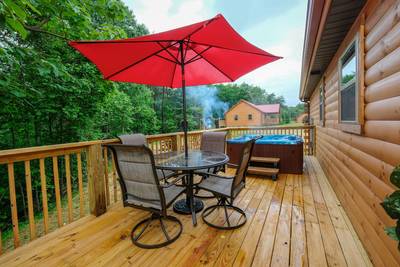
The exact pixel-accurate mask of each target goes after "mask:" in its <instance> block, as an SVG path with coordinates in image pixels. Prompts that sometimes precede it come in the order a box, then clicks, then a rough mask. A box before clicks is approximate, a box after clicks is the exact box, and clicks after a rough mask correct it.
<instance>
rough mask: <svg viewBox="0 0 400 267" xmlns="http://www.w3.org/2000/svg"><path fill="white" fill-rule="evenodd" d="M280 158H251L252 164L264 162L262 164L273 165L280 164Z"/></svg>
mask: <svg viewBox="0 0 400 267" xmlns="http://www.w3.org/2000/svg"><path fill="white" fill-rule="evenodd" d="M280 160H281V159H280V158H267V157H251V160H250V161H251V162H262V163H272V164H278V163H279V161H280Z"/></svg>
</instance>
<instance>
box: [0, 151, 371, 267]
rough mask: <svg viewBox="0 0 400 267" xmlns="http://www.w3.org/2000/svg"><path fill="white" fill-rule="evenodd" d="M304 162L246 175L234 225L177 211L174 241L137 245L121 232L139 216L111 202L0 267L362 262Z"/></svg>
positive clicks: (319, 179)
mask: <svg viewBox="0 0 400 267" xmlns="http://www.w3.org/2000/svg"><path fill="white" fill-rule="evenodd" d="M305 163H306V164H305V165H306V168H305V172H304V175H286V174H281V175H280V176H279V179H278V181H277V182H273V181H271V180H269V179H262V178H260V177H256V176H249V178H248V180H247V183H248V186H247V187H246V189H245V190H243V191H242V192H241V194H240V196H239V197H238V199H237V202H236V203H237V205H238V206H240V207H241V208H243V209H245V211H246V214H247V216H248V221H247V223H246V224H245V226H243V227H242V228H239V229H237V230H234V231H222V230H216V229H213V228H210V227H208V226H207V225H205V224H204V223H203V222H202V220H201V218H200V216H198V218H199V220H198V221H199V225H198V226H197V227H193V225H192V222H191V217H190V216H179V218H180V219H181V221H182V223H183V225H184V231H183V233H182V235H181V237H180V238H179V239H178V240H177V241H176V242H175V243H173V244H171V245H169V246H168V247H164V248H161V249H156V250H144V249H140V248H138V247H135V246H134V245H133V244H132V242H131V240H130V237H129V233H130V230H131V229H132V227H133V225H134V224H135V223H136V222H138V220H140V219H141V218H143V217H144V216H147V213H146V212H144V211H139V210H137V209H133V208H123V207H122V206H121V205H116V206H114V207H112V208H111V209H110V210H109V211H108V212H107V213H106V214H104V215H102V216H100V217H97V218H96V217H93V216H87V217H85V218H83V219H80V220H78V221H76V222H74V223H71V224H69V225H67V226H65V227H62V228H60V229H58V230H56V231H55V232H53V233H50V234H48V235H46V236H45V237H43V238H39V239H38V240H35V241H33V242H31V243H29V244H28V245H26V246H24V247H21V248H19V249H16V250H15V251H13V252H10V253H7V254H5V255H3V256H1V257H0V266H18V265H23V266H62V265H67V266H121V265H123V266H195V265H209V266H211V265H213V266H268V265H271V266H289V265H290V266H370V265H371V263H370V261H369V259H368V257H367V255H366V253H365V251H364V249H363V247H362V245H361V243H360V241H359V240H358V238H357V235H356V234H355V232H354V230H353V228H352V226H351V223H350V221H349V219H348V218H347V216H346V214H345V212H344V210H343V209H342V207H341V206H340V203H339V201H338V200H337V198H336V195H335V193H334V192H333V190H332V188H331V186H330V185H329V183H328V181H327V179H326V177H325V175H324V174H323V172H322V170H321V168H320V166H319V164H318V162H317V160H316V159H315V158H314V157H310V156H307V157H305ZM213 201H215V200H207V201H206V202H208V203H211V202H213ZM157 237H158V235H153V236H150V233H149V237H148V238H153V239H155V238H157Z"/></svg>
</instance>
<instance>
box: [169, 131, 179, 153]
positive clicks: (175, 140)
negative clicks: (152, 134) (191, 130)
mask: <svg viewBox="0 0 400 267" xmlns="http://www.w3.org/2000/svg"><path fill="white" fill-rule="evenodd" d="M171 139H172V140H171V142H172V151H178V147H179V143H178V140H179V135H178V134H175V135H174V136H172V138H171Z"/></svg>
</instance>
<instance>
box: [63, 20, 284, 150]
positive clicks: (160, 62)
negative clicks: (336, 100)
mask: <svg viewBox="0 0 400 267" xmlns="http://www.w3.org/2000/svg"><path fill="white" fill-rule="evenodd" d="M69 44H70V45H71V46H72V47H74V48H75V49H77V50H78V51H79V52H80V53H82V54H83V55H84V56H85V57H87V58H88V59H89V60H90V61H91V62H93V63H94V64H95V65H96V66H97V68H98V69H99V71H100V72H101V73H102V74H103V77H104V79H108V80H112V81H119V82H133V83H140V84H148V85H153V86H166V87H171V88H178V87H182V89H183V115H184V120H183V122H184V123H183V130H184V132H185V152H186V153H187V121H186V96H185V86H194V85H206V84H213V83H222V82H232V81H235V80H236V79H238V78H239V77H241V76H242V75H244V74H246V73H248V72H250V71H252V70H254V69H256V68H258V67H260V66H263V65H265V64H267V63H270V62H272V61H275V60H277V59H279V58H280V57H278V56H274V55H272V54H270V53H268V52H266V51H264V50H262V49H260V48H258V47H256V46H254V45H252V44H250V43H249V42H247V41H246V40H245V39H244V38H243V37H242V36H240V35H239V34H238V33H237V32H236V31H235V30H234V29H233V28H232V26H231V25H229V23H228V22H227V21H226V19H225V18H224V17H223V16H222V15H217V16H215V17H214V18H212V19H209V20H206V21H202V22H198V23H195V24H192V25H188V26H185V27H181V28H177V29H174V30H170V31H166V32H161V33H157V34H150V35H146V36H141V37H136V38H128V39H121V40H102V41H72V42H70V43H69Z"/></svg>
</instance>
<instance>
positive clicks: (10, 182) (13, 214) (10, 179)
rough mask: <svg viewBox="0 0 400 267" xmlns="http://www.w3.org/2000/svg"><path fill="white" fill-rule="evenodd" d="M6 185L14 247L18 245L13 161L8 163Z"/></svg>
mask: <svg viewBox="0 0 400 267" xmlns="http://www.w3.org/2000/svg"><path fill="white" fill-rule="evenodd" d="M8 185H9V190H10V205H11V220H12V224H13V233H14V248H17V247H19V229H18V212H17V200H16V197H15V181H14V163H8Z"/></svg>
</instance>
